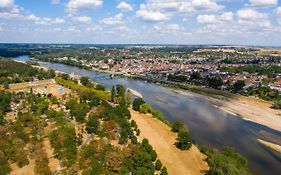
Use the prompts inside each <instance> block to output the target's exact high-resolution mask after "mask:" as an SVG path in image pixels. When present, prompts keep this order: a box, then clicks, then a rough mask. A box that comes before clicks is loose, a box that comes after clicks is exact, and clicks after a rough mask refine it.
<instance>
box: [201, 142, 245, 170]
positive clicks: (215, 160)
mask: <svg viewBox="0 0 281 175" xmlns="http://www.w3.org/2000/svg"><path fill="white" fill-rule="evenodd" d="M200 150H201V152H203V153H204V154H206V155H207V156H208V159H207V161H208V164H209V166H210V170H209V172H208V174H209V175H238V174H239V175H240V174H243V175H249V174H250V172H249V169H248V162H247V160H246V159H245V158H244V157H243V156H241V155H240V154H239V153H237V152H236V151H235V150H234V149H233V148H230V147H224V148H223V150H222V151H221V152H219V153H215V152H214V151H213V150H212V149H209V148H208V147H205V146H203V147H200Z"/></svg>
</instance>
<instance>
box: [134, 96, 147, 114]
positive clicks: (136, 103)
mask: <svg viewBox="0 0 281 175" xmlns="http://www.w3.org/2000/svg"><path fill="white" fill-rule="evenodd" d="M144 103H145V102H144V101H143V99H142V98H136V99H135V100H134V102H133V110H135V111H140V106H141V105H142V104H144Z"/></svg>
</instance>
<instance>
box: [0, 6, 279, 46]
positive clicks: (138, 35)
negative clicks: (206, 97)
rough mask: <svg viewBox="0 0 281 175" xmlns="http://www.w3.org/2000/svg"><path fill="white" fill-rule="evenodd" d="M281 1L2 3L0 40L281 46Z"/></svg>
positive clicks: (0, 8) (0, 9)
mask: <svg viewBox="0 0 281 175" xmlns="http://www.w3.org/2000/svg"><path fill="white" fill-rule="evenodd" d="M279 1H280V0H279ZM279 1H278V0H0V42H2V43H4V42H13V43H17V42H20V43H73V44H75V43H77V44H78V43H80V44H190V45H191V44H231V45H262V46H281V2H279Z"/></svg>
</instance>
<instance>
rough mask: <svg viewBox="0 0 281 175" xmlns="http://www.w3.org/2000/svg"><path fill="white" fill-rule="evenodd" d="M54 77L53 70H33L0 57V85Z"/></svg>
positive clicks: (25, 65)
mask: <svg viewBox="0 0 281 175" xmlns="http://www.w3.org/2000/svg"><path fill="white" fill-rule="evenodd" d="M54 77H55V72H54V71H53V70H48V71H44V70H40V69H36V68H33V67H31V66H30V65H27V64H23V63H18V62H15V61H13V60H11V59H7V58H2V57H0V85H7V84H11V83H21V82H26V81H32V80H35V79H39V80H43V79H50V78H54Z"/></svg>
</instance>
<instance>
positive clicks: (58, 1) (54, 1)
mask: <svg viewBox="0 0 281 175" xmlns="http://www.w3.org/2000/svg"><path fill="white" fill-rule="evenodd" d="M59 3H60V0H52V4H59Z"/></svg>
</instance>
